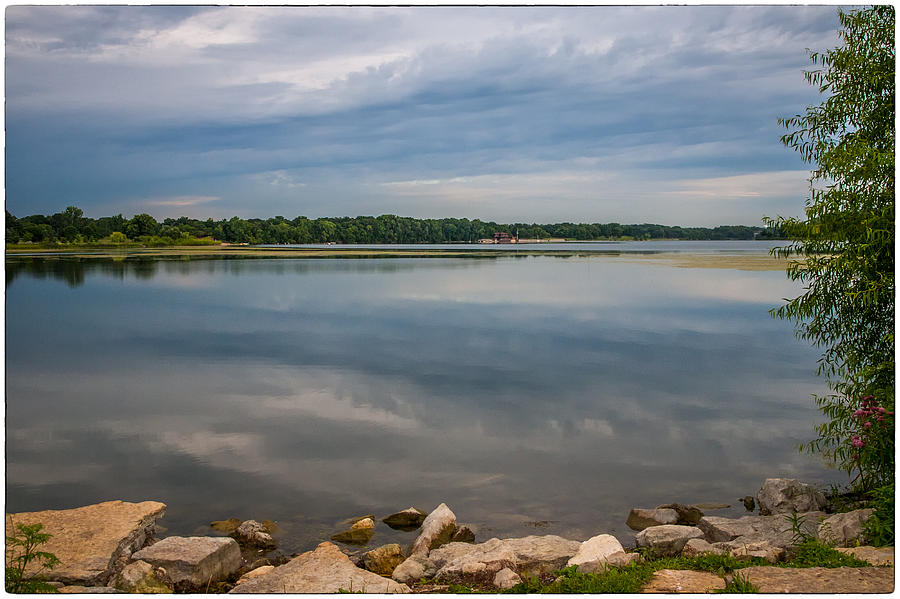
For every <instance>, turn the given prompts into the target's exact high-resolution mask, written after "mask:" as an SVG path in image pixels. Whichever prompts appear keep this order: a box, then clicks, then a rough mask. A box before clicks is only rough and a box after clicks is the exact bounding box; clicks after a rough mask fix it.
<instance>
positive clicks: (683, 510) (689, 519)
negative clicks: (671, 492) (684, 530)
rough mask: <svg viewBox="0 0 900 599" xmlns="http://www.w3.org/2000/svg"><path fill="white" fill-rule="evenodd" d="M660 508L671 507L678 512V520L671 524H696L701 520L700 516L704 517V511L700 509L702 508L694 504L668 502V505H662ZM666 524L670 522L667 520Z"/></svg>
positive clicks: (670, 508)
mask: <svg viewBox="0 0 900 599" xmlns="http://www.w3.org/2000/svg"><path fill="white" fill-rule="evenodd" d="M656 509H658V510H663V509H669V510H675V513H676V514H678V521H677V522H672V523H671V524H683V525H685V526H696V525H697V522H700V518H702V517H703V512H701V511H700V508H698V507H697V506H694V505H683V504H680V503H667V504H666V505H661V506H659V507H658V508H656ZM666 524H670V523H669V522H666Z"/></svg>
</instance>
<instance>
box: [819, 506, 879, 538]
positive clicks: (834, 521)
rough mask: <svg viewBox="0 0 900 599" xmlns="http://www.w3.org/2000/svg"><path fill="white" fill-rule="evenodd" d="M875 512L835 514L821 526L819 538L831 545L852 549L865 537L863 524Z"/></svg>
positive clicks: (861, 511) (867, 510) (869, 510)
mask: <svg viewBox="0 0 900 599" xmlns="http://www.w3.org/2000/svg"><path fill="white" fill-rule="evenodd" d="M874 511H875V510H873V509H871V508H869V509H863V510H853V511H852V512H844V513H842V514H833V515H831V516H828V517H827V518H825V519H824V520H822V522H821V523H820V524H819V529H818V531H817V534H818V537H819V539H820V540H822V541H823V542H825V543H828V544H829V545H837V546H839V547H850V546H851V545H853V544H854V542H855V541H857V540H858V539H861V538H862V536H863V524H865V522H866V520H868V519H869V518H870V517H871V516H872V513H873V512H874Z"/></svg>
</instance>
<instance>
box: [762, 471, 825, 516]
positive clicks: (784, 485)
mask: <svg viewBox="0 0 900 599" xmlns="http://www.w3.org/2000/svg"><path fill="white" fill-rule="evenodd" d="M756 501H757V503H758V504H759V513H760V514H761V515H763V516H769V515H772V514H792V513H794V512H815V511H820V510H823V509H825V494H824V493H822V492H821V491H819V490H818V489H816V488H815V487H813V486H811V485H808V484H806V483H801V482H799V481H798V480H796V479H793V478H767V479H766V480H765V482H763V486H762V488H761V489H760V490H759V492H757V494H756Z"/></svg>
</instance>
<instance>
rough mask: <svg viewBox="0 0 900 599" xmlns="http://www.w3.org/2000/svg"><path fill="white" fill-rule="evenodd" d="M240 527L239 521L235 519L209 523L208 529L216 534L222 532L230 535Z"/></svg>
mask: <svg viewBox="0 0 900 599" xmlns="http://www.w3.org/2000/svg"><path fill="white" fill-rule="evenodd" d="M240 525H241V520H238V519H237V518H229V519H228V520H214V521H212V522H210V523H209V526H210V528H212V529H213V530H214V531H216V532H224V533H225V534H227V535H230V534H231V533H233V532H234V531H236V530H237V527H238V526H240Z"/></svg>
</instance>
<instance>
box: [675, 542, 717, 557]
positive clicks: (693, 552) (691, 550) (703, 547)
mask: <svg viewBox="0 0 900 599" xmlns="http://www.w3.org/2000/svg"><path fill="white" fill-rule="evenodd" d="M706 553H719V554H720V553H725V550H723V549H719V548H718V547H714V546H713V545H710V544H709V543H708V542H707V541H706V540H705V539H688V542H687V543H685V544H684V549H682V550H681V554H682V555H684V556H685V557H697V556H698V555H704V554H706Z"/></svg>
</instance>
